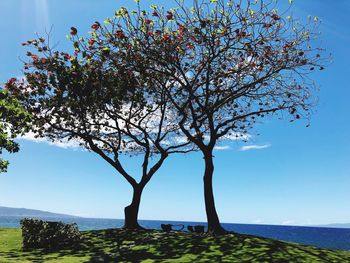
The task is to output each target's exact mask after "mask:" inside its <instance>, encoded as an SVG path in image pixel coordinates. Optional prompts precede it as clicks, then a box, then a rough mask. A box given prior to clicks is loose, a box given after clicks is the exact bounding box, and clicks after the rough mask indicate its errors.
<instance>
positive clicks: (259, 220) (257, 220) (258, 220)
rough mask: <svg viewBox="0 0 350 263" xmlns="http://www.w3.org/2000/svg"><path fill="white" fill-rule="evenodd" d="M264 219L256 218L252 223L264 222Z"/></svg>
mask: <svg viewBox="0 0 350 263" xmlns="http://www.w3.org/2000/svg"><path fill="white" fill-rule="evenodd" d="M262 223H263V221H262V220H261V219H255V220H253V221H252V224H262Z"/></svg>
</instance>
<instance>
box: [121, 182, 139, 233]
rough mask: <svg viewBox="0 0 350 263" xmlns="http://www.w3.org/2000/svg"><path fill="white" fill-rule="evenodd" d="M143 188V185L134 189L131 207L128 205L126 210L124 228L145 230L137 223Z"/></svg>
mask: <svg viewBox="0 0 350 263" xmlns="http://www.w3.org/2000/svg"><path fill="white" fill-rule="evenodd" d="M143 188H144V186H141V185H136V186H134V187H133V197H132V202H131V204H130V205H128V206H127V207H125V209H124V214H125V223H124V228H126V229H144V228H143V227H141V226H140V225H139V223H138V222H137V218H138V214H139V208H140V201H141V195H142V190H143Z"/></svg>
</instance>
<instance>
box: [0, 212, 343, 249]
mask: <svg viewBox="0 0 350 263" xmlns="http://www.w3.org/2000/svg"><path fill="white" fill-rule="evenodd" d="M41 219H43V220H48V221H62V222H65V223H76V224H77V225H78V227H79V230H81V231H85V230H99V229H107V228H118V227H121V226H123V222H124V221H123V220H121V219H96V218H79V217H75V218H57V217H50V218H41ZM20 220H21V217H15V216H12V217H7V216H0V228H18V227H20V223H19V222H20ZM139 222H140V224H141V225H142V226H143V227H145V228H149V229H160V224H163V223H164V224H174V225H175V224H183V225H185V229H186V226H187V225H204V226H205V225H206V224H205V223H201V222H180V221H157V220H140V221H139ZM223 226H224V228H225V229H226V230H229V231H234V232H237V233H241V234H249V235H256V236H261V237H268V238H273V239H277V240H282V241H288V242H294V243H299V244H304V245H311V246H315V247H321V248H329V249H339V250H349V251H350V229H349V228H327V227H303V226H278V225H254V224H223Z"/></svg>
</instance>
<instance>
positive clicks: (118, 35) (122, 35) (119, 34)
mask: <svg viewBox="0 0 350 263" xmlns="http://www.w3.org/2000/svg"><path fill="white" fill-rule="evenodd" d="M114 35H115V36H116V37H117V38H124V37H125V35H124V32H123V31H122V30H118V31H117V32H116V33H115V34H114Z"/></svg>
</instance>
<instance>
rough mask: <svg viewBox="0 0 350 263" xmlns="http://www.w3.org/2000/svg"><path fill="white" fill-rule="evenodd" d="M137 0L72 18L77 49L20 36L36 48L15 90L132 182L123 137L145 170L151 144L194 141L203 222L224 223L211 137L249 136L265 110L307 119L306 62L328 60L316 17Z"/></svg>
mask: <svg viewBox="0 0 350 263" xmlns="http://www.w3.org/2000/svg"><path fill="white" fill-rule="evenodd" d="M136 2H137V3H138V5H137V8H136V10H128V9H127V8H125V7H122V8H120V9H119V10H117V11H116V12H115V14H114V15H113V16H112V17H110V18H107V19H106V20H105V21H103V23H100V22H98V21H96V22H95V23H93V24H92V25H91V32H90V36H89V37H82V36H80V34H79V32H78V30H77V28H75V27H72V28H71V32H70V35H71V37H70V38H71V40H72V42H73V46H74V54H72V55H68V54H66V53H63V52H58V51H53V50H51V49H50V48H49V47H47V45H46V44H45V40H44V39H38V40H31V41H28V42H26V43H24V45H29V46H31V47H34V49H35V50H36V51H37V52H39V53H41V54H43V56H38V55H37V54H33V53H31V52H29V53H28V56H29V57H30V58H31V60H30V61H29V62H28V63H27V64H25V66H24V67H25V69H26V73H25V76H26V79H27V82H28V83H18V82H17V83H16V84H15V85H12V87H13V92H14V93H16V94H20V96H19V97H20V98H22V99H21V101H24V104H25V105H26V108H28V109H29V111H30V112H33V113H34V112H35V113H36V114H35V118H34V119H35V122H36V127H39V128H38V130H37V131H36V132H37V134H38V135H39V136H48V137H50V138H52V139H64V138H66V139H72V138H74V139H77V140H78V141H79V142H80V143H81V145H82V146H85V147H86V148H88V149H91V150H93V151H95V152H97V153H98V154H99V155H101V156H102V157H103V158H104V159H105V160H106V161H108V162H109V163H110V164H111V165H113V166H114V167H115V168H116V169H117V170H118V172H120V173H121V174H122V175H123V176H124V177H125V178H126V179H127V180H128V181H129V183H130V184H131V185H133V184H134V182H133V179H132V178H131V177H130V176H129V175H128V174H127V173H126V172H125V171H124V170H123V169H122V168H121V166H120V163H119V161H118V154H119V152H123V151H125V149H130V146H132V147H131V148H132V151H133V152H138V153H144V156H145V161H144V165H143V169H144V171H147V169H146V168H145V167H147V164H148V159H147V158H146V157H148V156H150V155H151V154H154V153H160V155H161V157H163V156H167V154H168V153H169V152H187V151H190V150H193V149H199V150H200V151H201V152H202V153H203V157H204V164H205V165H204V167H205V172H204V177H203V180H204V199H205V204H206V213H207V219H208V231H209V232H212V233H223V232H224V231H223V229H222V227H221V225H220V222H219V217H218V215H217V212H216V209H215V202H214V194H213V188H212V178H213V173H214V162H213V150H214V147H215V146H216V145H217V143H218V142H219V141H220V140H229V139H233V138H237V137H241V138H245V137H246V136H248V133H249V131H250V129H251V128H253V127H254V126H255V124H256V123H257V122H258V121H262V120H263V119H264V118H266V117H268V116H276V115H277V116H281V117H283V116H287V118H288V119H289V120H290V121H295V120H298V119H303V118H304V119H309V117H310V110H311V109H312V107H313V105H314V102H315V99H314V96H313V95H314V94H315V88H316V86H315V84H314V83H313V81H312V79H311V78H310V73H312V72H313V71H315V70H323V69H324V66H323V64H324V62H325V58H323V56H322V51H323V50H322V49H320V48H318V47H317V44H318V43H317V42H316V38H317V37H318V35H319V32H318V29H317V26H318V24H319V21H318V18H317V17H315V18H310V19H309V20H308V21H302V20H298V19H296V18H294V17H292V16H291V15H289V13H288V12H281V11H279V10H278V9H277V7H278V5H277V2H278V1H274V0H255V1H250V0H246V1H243V0H241V1H234V0H228V1H225V0H211V1H208V0H202V1H196V0H194V1H193V6H192V7H191V6H189V5H188V3H185V1H182V0H179V1H175V3H176V6H175V8H172V9H165V8H164V7H160V6H157V5H152V6H151V9H150V10H144V9H143V8H141V5H140V4H139V1H136ZM289 2H290V3H291V2H292V1H289ZM20 90H22V91H20ZM23 90H24V92H23ZM111 122H112V123H113V124H112V125H111ZM154 127H157V128H156V129H154ZM155 131H156V132H155ZM174 136H175V140H174V139H173V138H174ZM184 138H185V139H184ZM170 145H171V146H170ZM124 146H125V147H126V148H125V147H124ZM151 146H152V147H151ZM183 147H185V148H183ZM161 163H162V158H161V159H160V163H159V166H160V165H161ZM157 167H158V166H157V165H156V168H157ZM150 171H152V168H151V169H150ZM144 174H145V173H144ZM146 174H147V173H146ZM146 178H148V176H146ZM146 181H147V180H146Z"/></svg>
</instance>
